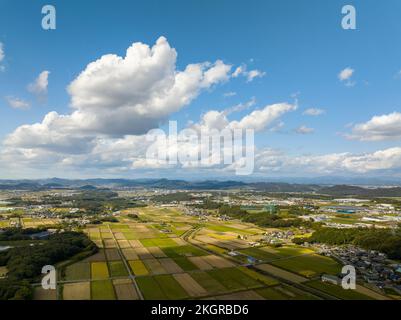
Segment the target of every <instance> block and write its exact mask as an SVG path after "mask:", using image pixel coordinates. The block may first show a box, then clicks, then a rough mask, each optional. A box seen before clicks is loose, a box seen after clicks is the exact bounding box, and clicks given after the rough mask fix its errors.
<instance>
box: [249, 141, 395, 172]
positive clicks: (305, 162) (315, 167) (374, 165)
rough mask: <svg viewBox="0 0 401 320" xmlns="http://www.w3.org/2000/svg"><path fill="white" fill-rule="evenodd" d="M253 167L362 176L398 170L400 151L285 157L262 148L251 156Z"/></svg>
mask: <svg viewBox="0 0 401 320" xmlns="http://www.w3.org/2000/svg"><path fill="white" fill-rule="evenodd" d="M255 167H256V168H257V170H259V171H261V172H264V173H268V172H271V173H274V172H279V173H281V174H289V175H290V174H298V175H299V173H300V172H302V173H303V174H304V175H308V174H310V175H325V174H350V173H351V174H365V173H371V172H385V171H390V172H391V170H395V169H400V168H401V148H399V147H396V148H389V149H385V150H379V151H375V152H371V153H364V154H352V153H332V154H325V155H303V156H289V155H287V154H285V153H284V152H282V151H279V150H272V149H265V150H261V151H260V152H258V154H257V155H256V157H255Z"/></svg>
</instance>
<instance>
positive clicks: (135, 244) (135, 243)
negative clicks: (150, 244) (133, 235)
mask: <svg viewBox="0 0 401 320" xmlns="http://www.w3.org/2000/svg"><path fill="white" fill-rule="evenodd" d="M128 242H129V244H130V246H131V247H132V248H142V247H143V245H142V243H141V242H140V241H139V240H129V241H128Z"/></svg>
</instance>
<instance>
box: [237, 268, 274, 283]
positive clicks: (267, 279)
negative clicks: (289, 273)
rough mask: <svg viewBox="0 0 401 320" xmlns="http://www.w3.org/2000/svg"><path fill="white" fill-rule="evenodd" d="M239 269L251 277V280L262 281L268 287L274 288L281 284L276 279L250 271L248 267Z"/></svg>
mask: <svg viewBox="0 0 401 320" xmlns="http://www.w3.org/2000/svg"><path fill="white" fill-rule="evenodd" d="M238 269H239V270H241V271H242V272H243V273H245V274H246V275H248V276H250V277H251V278H253V279H255V280H257V281H260V282H262V283H263V284H265V285H267V286H273V285H277V284H279V282H278V281H277V280H276V279H273V278H270V277H268V276H265V275H263V274H260V273H259V272H256V271H254V270H251V269H248V268H246V267H239V268H238Z"/></svg>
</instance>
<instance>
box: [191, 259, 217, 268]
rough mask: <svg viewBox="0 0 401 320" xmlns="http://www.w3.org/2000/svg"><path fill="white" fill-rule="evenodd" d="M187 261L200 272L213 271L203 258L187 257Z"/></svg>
mask: <svg viewBox="0 0 401 320" xmlns="http://www.w3.org/2000/svg"><path fill="white" fill-rule="evenodd" d="M188 260H189V261H191V262H192V263H193V264H194V265H196V266H197V267H198V268H199V269H200V270H210V269H213V266H212V265H210V264H209V263H208V262H207V261H206V260H205V259H204V257H189V258H188Z"/></svg>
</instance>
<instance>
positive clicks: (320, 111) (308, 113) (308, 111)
mask: <svg viewBox="0 0 401 320" xmlns="http://www.w3.org/2000/svg"><path fill="white" fill-rule="evenodd" d="M325 112H326V111H324V110H323V109H317V108H309V109H306V110H305V111H304V112H303V115H305V116H313V117H317V116H320V115H322V114H324V113H325Z"/></svg>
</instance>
